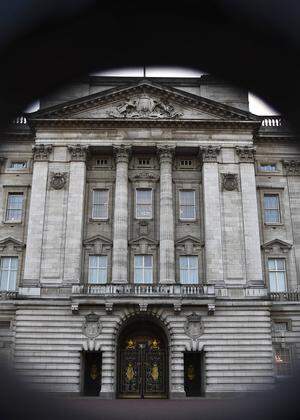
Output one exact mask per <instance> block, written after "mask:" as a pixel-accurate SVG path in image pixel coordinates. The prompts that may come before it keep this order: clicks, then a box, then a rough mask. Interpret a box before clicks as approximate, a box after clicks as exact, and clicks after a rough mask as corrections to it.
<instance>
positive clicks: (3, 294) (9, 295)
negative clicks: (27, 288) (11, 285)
mask: <svg viewBox="0 0 300 420" xmlns="http://www.w3.org/2000/svg"><path fill="white" fill-rule="evenodd" d="M17 297H18V292H16V291H4V290H0V299H2V300H6V299H16V298H17Z"/></svg>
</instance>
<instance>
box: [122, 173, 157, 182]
mask: <svg viewBox="0 0 300 420" xmlns="http://www.w3.org/2000/svg"><path fill="white" fill-rule="evenodd" d="M129 180H130V181H132V182H136V181H153V182H157V181H158V180H159V175H158V174H154V173H153V172H139V173H136V174H133V175H130V176H129Z"/></svg>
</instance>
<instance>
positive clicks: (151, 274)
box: [0, 76, 300, 398]
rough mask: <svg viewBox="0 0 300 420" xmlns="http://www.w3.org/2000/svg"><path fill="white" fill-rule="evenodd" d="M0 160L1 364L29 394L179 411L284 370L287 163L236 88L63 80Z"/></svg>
mask: <svg viewBox="0 0 300 420" xmlns="http://www.w3.org/2000/svg"><path fill="white" fill-rule="evenodd" d="M0 158H1V159H0V165H1V166H0V203H1V206H0V212H1V214H0V220H1V225H0V270H1V271H0V280H1V283H0V284H1V300H0V337H1V338H0V353H1V354H3V355H5V356H6V357H8V358H9V359H10V360H11V362H12V363H13V365H14V367H15V369H16V370H17V371H18V372H19V373H20V375H21V377H22V378H23V379H24V380H26V381H28V382H29V383H30V384H31V385H32V386H34V387H36V388H38V389H40V390H45V391H51V392H63V393H73V394H79V393H81V394H84V395H99V397H102V398H116V397H135V398H158V397H159V398H186V397H189V396H228V395H233V394H234V395H236V394H237V393H242V392H252V391H260V390H265V389H270V388H272V387H273V386H274V384H275V383H276V381H278V380H280V379H281V378H285V377H288V376H290V375H292V374H293V369H294V367H295V364H296V362H297V358H299V357H300V303H299V296H300V294H299V293H298V290H299V285H298V282H299V270H300V199H299V197H300V151H299V150H298V147H297V143H296V141H295V138H294V136H293V134H292V133H291V131H290V130H289V129H288V127H287V126H286V124H285V123H284V121H283V120H282V119H281V118H280V117H270V118H261V117H258V116H256V115H253V114H251V113H250V112H249V110H248V96H247V92H243V91H240V90H237V89H235V88H233V87H230V86H228V85H226V84H224V83H222V82H220V81H218V80H215V79H214V78H213V77H211V76H202V77H201V78H195V79H194V78H189V79H185V78H180V79H174V78H172V79H168V78H153V79H150V80H147V79H143V78H113V77H90V78H88V79H87V80H82V81H74V82H73V83H72V84H71V85H70V86H68V87H67V88H66V89H64V90H62V91H60V92H58V93H56V94H53V95H52V96H51V97H50V96H49V97H47V98H44V99H43V100H41V109H40V110H39V111H37V112H35V113H32V114H27V116H26V118H25V117H20V118H19V119H18V120H16V121H14V123H12V124H11V125H10V127H9V128H8V129H7V130H5V131H3V132H2V133H1V146H0Z"/></svg>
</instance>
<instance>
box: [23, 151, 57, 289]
mask: <svg viewBox="0 0 300 420" xmlns="http://www.w3.org/2000/svg"><path fill="white" fill-rule="evenodd" d="M32 149H33V159H34V163H33V175H32V187H31V199H30V211H29V221H28V232H27V240H26V243H27V245H26V256H25V268H24V279H23V283H22V285H23V287H26V288H34V287H37V286H39V284H40V273H41V255H42V242H43V229H44V216H45V204H46V192H47V178H48V159H49V155H50V153H51V152H52V149H53V148H52V145H43V144H39V145H35V146H33V148H32ZM31 292H33V293H34V291H33V290H31ZM31 292H30V290H28V293H29V294H30V293H31Z"/></svg>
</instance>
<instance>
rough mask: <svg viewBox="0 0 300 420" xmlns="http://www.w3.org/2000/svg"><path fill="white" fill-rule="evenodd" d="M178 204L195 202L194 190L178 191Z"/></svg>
mask: <svg viewBox="0 0 300 420" xmlns="http://www.w3.org/2000/svg"><path fill="white" fill-rule="evenodd" d="M179 194H180V204H181V205H194V204H195V192H194V191H193V190H191V191H179Z"/></svg>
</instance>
